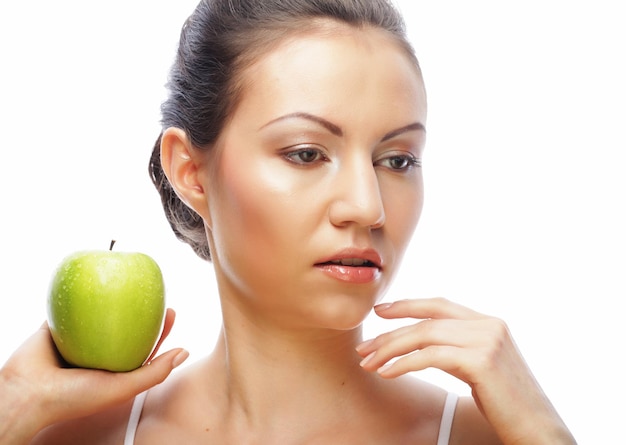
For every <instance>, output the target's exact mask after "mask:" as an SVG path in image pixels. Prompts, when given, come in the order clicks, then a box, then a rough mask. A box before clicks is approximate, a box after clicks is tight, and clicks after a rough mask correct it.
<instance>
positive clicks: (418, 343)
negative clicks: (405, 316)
mask: <svg viewBox="0 0 626 445" xmlns="http://www.w3.org/2000/svg"><path fill="white" fill-rule="evenodd" d="M485 335H486V334H485V328H484V322H482V321H477V320H450V319H445V320H435V319H429V320H423V321H421V322H419V323H416V324H413V325H410V326H404V327H401V328H398V329H396V330H393V331H391V332H387V333H384V334H381V335H379V336H378V337H376V338H375V339H373V340H371V341H369V342H365V343H364V344H363V345H359V346H358V347H357V352H358V353H359V354H360V355H361V356H362V357H367V359H368V360H367V361H364V362H362V363H361V366H363V367H364V368H366V369H370V370H373V369H376V368H378V367H379V366H382V365H383V364H384V363H386V362H387V361H389V360H391V359H392V358H394V357H400V356H402V355H405V354H408V353H411V352H413V351H416V350H420V349H424V348H426V347H428V346H434V345H447V346H455V347H468V346H473V345H481V344H483V343H485V340H484V339H483V337H484V336H485Z"/></svg>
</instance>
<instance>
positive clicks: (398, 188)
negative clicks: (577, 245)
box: [0, 0, 575, 445]
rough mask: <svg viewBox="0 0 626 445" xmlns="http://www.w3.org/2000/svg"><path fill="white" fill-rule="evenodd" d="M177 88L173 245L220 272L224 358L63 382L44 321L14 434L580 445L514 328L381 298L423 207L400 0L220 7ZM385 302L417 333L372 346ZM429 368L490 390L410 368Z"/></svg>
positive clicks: (164, 361) (205, 12)
mask: <svg viewBox="0 0 626 445" xmlns="http://www.w3.org/2000/svg"><path fill="white" fill-rule="evenodd" d="M169 91H170V94H169V97H168V99H167V101H166V102H165V103H164V105H163V108H162V111H163V120H162V122H163V131H162V133H161V135H160V136H159V138H158V141H157V144H156V145H155V148H154V152H153V155H152V159H151V162H150V171H151V175H152V177H153V180H154V182H155V185H156V186H157V188H158V190H159V192H160V193H161V196H162V201H163V204H164V208H165V212H166V215H167V217H168V219H169V221H170V223H171V225H172V228H173V229H174V231H175V232H176V234H177V235H178V236H179V237H180V238H181V239H182V240H184V241H186V242H188V243H189V244H190V245H191V247H192V248H193V249H194V251H195V252H196V253H197V254H198V255H200V256H201V257H202V258H205V259H207V260H210V261H211V262H212V264H213V267H214V270H215V274H216V277H217V283H218V288H219V298H220V302H221V307H222V312H223V329H222V331H221V333H220V335H219V338H218V339H217V343H216V345H215V348H214V350H213V352H212V353H211V354H210V355H209V356H208V357H206V358H205V359H203V360H201V361H199V362H197V363H195V364H192V365H190V366H188V367H185V368H184V369H182V370H181V371H179V372H177V373H176V374H175V375H173V376H172V377H170V378H169V379H167V380H166V381H165V382H163V380H165V378H166V377H167V375H168V374H169V373H170V371H171V370H172V369H173V368H174V367H176V366H177V365H179V364H180V363H181V362H182V361H183V360H184V359H185V358H186V353H185V351H183V350H174V351H170V352H168V353H166V354H163V355H162V356H160V357H158V358H156V359H155V360H154V361H152V362H151V364H150V365H149V366H144V367H142V368H140V369H139V370H137V371H134V372H131V373H127V374H110V373H106V372H99V371H89V370H80V369H61V368H60V366H59V363H58V362H57V358H56V355H55V352H54V348H53V346H52V343H51V341H50V337H49V334H48V331H47V328H46V327H45V326H44V327H43V328H42V329H41V330H40V331H39V332H37V333H36V334H35V335H34V336H33V337H32V338H31V339H30V340H29V341H28V342H27V343H26V344H25V345H24V346H23V347H22V348H21V349H20V350H18V351H17V352H16V354H15V355H14V356H13V357H12V358H11V359H10V360H9V362H8V363H7V364H6V365H5V367H4V368H3V370H2V373H1V374H0V376H1V378H2V379H1V386H0V388H2V400H3V402H2V410H3V419H7V422H3V426H2V427H0V428H3V429H4V431H2V432H0V437H4V438H7V440H8V441H9V442H8V443H35V444H46V443H53V444H59V443H63V444H72V443H79V444H85V443H88V444H122V443H125V444H131V443H136V444H143V443H145V444H154V443H176V442H178V443H186V444H187V443H189V444H193V443H203V444H242V443H259V444H280V445H285V444H360V445H361V444H416V445H418V444H424V445H425V444H432V445H435V444H448V443H449V444H481V445H485V444H501V443H504V444H533V445H536V444H572V443H575V441H574V439H573V438H572V437H571V434H570V433H569V431H568V429H567V428H566V426H565V425H564V424H563V422H562V420H561V419H560V417H559V415H558V414H557V413H556V412H555V410H554V408H553V407H552V405H551V403H550V402H549V401H548V400H547V399H546V397H545V396H544V394H543V392H542V390H541V388H540V387H539V385H538V384H537V382H536V381H535V379H534V378H533V375H532V373H531V371H530V370H529V369H528V367H527V366H526V364H525V362H524V360H523V358H522V356H521V355H520V353H519V352H518V350H517V349H516V347H515V344H514V342H513V340H512V338H511V336H510V334H509V331H508V330H507V327H506V325H505V323H504V322H502V321H501V320H498V319H495V318H492V317H488V316H485V315H482V314H479V313H476V312H474V311H472V310H470V309H468V308H466V307H463V306H460V305H458V304H455V303H452V302H450V301H447V300H444V299H430V300H410V299H409V300H403V301H397V302H395V303H392V304H383V305H377V302H378V301H379V300H380V298H381V297H382V295H383V294H384V292H385V290H386V289H387V288H388V286H389V285H390V283H391V281H392V279H393V276H394V273H395V271H396V270H397V269H398V266H399V263H400V261H401V259H402V256H403V252H404V250H405V248H406V246H407V244H408V242H409V240H410V238H411V236H412V233H413V230H414V228H415V226H416V224H417V222H418V219H419V216H420V212H421V208H422V199H423V184H422V175H421V156H422V151H423V149H424V144H425V137H426V130H425V128H426V93H425V89H424V84H423V81H422V76H421V73H420V68H419V65H418V63H417V60H416V58H415V56H414V53H413V51H412V49H411V46H410V45H409V43H408V42H407V40H406V37H405V34H404V25H403V22H402V19H401V17H400V16H399V15H398V13H397V12H396V10H395V9H394V8H393V7H392V6H391V5H390V4H389V3H388V2H387V1H384V0H290V1H287V0H264V1H262V2H260V1H257V0H229V1H228V0H203V1H202V2H201V3H200V4H199V5H198V7H197V9H196V10H195V12H194V13H193V14H192V16H191V17H190V18H189V20H188V21H187V22H186V23H185V25H184V27H183V30H182V34H181V41H180V46H179V51H178V57H177V60H176V62H175V64H174V66H173V68H172V72H171V73H170V79H169ZM372 308H374V310H375V311H376V312H377V314H378V315H380V316H381V317H384V318H405V317H411V318H414V319H418V320H422V321H416V322H415V323H414V324H410V325H408V326H406V327H404V328H400V329H398V330H396V331H393V332H389V333H385V334H383V335H380V336H378V337H377V338H375V339H368V340H366V341H364V339H363V338H362V331H361V324H362V322H363V320H364V319H365V317H366V316H367V314H368V313H369V312H370V311H371V310H372ZM173 315H174V314H173V312H172V311H170V312H168V316H167V320H166V329H165V331H164V337H165V336H166V335H167V333H168V332H169V329H171V326H172V323H173ZM396 359H397V360H396ZM428 367H436V368H439V369H442V370H444V371H446V372H448V373H450V374H452V375H454V376H455V377H458V378H459V379H462V380H463V381H465V382H466V383H467V384H469V385H470V386H471V388H472V396H473V397H466V398H460V399H458V400H457V398H456V396H454V395H453V394H448V393H447V392H446V391H445V390H443V389H441V388H438V387H435V386H433V385H431V384H427V383H425V382H423V381H420V380H418V379H416V378H415V377H414V376H412V375H409V373H411V372H412V371H418V370H421V369H425V368H428ZM160 382H163V383H162V384H158V383H160ZM155 385H156V386H155ZM149 388H150V389H149ZM137 394H139V395H138V396H137V397H134V396H136V395H137ZM25 412H26V413H28V415H27V416H24V415H23V413H25ZM0 431H1V430H0ZM2 434H4V436H2ZM3 443H4V442H3Z"/></svg>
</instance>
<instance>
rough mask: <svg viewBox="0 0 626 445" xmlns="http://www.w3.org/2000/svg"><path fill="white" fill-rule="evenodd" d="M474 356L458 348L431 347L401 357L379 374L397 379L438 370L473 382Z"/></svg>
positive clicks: (467, 381)
mask: <svg viewBox="0 0 626 445" xmlns="http://www.w3.org/2000/svg"><path fill="white" fill-rule="evenodd" d="M472 357H473V355H472V354H471V352H470V351H467V350H466V349H464V348H458V347H456V346H447V345H437V346H429V347H427V348H424V349H422V350H419V351H415V352H413V353H411V354H408V355H405V356H403V357H400V358H399V359H397V360H395V361H393V362H390V363H387V364H386V365H385V366H382V367H380V368H379V369H378V370H377V372H378V374H379V375H380V376H381V377H384V378H395V377H399V376H401V375H403V374H407V373H409V372H414V371H421V370H423V369H427V368H437V369H440V370H442V371H444V372H447V373H448V374H450V375H452V376H454V377H456V378H458V379H460V380H462V381H464V382H466V383H468V384H469V383H470V382H471V377H470V376H469V374H470V373H469V372H468V369H471V360H472Z"/></svg>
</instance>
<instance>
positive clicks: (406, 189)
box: [382, 176, 424, 262]
mask: <svg viewBox="0 0 626 445" xmlns="http://www.w3.org/2000/svg"><path fill="white" fill-rule="evenodd" d="M382 198H383V202H384V205H385V217H386V222H385V227H386V229H387V230H386V233H387V234H388V236H389V237H391V239H392V244H393V246H394V249H395V255H394V256H395V260H396V262H399V261H400V259H401V258H402V256H403V254H404V250H405V249H406V247H407V245H408V243H409V241H410V239H411V237H412V236H413V232H414V231H415V227H416V226H417V223H418V221H419V219H420V216H421V214H422V207H423V204H424V188H423V183H422V179H421V176H420V177H419V178H417V179H416V181H415V182H411V183H407V184H403V185H402V186H400V187H398V186H393V187H385V185H382Z"/></svg>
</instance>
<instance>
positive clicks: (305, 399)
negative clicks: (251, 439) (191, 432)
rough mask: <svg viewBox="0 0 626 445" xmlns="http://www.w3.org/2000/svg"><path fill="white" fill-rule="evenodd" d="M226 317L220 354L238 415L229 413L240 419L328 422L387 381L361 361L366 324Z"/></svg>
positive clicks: (231, 406) (262, 425)
mask: <svg viewBox="0 0 626 445" xmlns="http://www.w3.org/2000/svg"><path fill="white" fill-rule="evenodd" d="M224 320H225V324H224V328H223V329H222V332H221V333H220V336H219V339H218V343H217V346H216V348H215V351H214V354H213V356H212V362H213V363H214V364H215V365H216V368H214V369H215V370H216V371H217V372H218V373H219V375H221V376H222V378H223V380H222V387H223V388H225V391H226V394H225V398H224V399H223V400H225V403H227V405H228V406H227V410H226V412H227V413H229V414H228V416H229V417H230V418H229V419H225V421H226V422H233V423H232V424H233V426H235V427H238V428H241V427H242V426H245V427H246V428H247V429H248V430H250V429H254V430H259V429H267V428H272V426H273V427H275V428H282V429H284V427H285V424H288V425H294V424H297V423H302V422H303V421H304V422H309V423H314V422H319V423H320V424H323V423H326V424H328V423H329V422H332V421H333V420H335V421H336V420H337V411H338V410H340V409H341V407H342V406H345V405H346V404H349V403H351V402H353V405H354V404H357V406H359V405H360V406H363V407H365V406H366V405H367V400H366V399H367V397H368V395H369V394H371V391H372V388H373V386H372V383H374V384H376V382H377V381H379V379H377V377H376V376H374V375H372V374H370V373H367V372H366V371H364V370H363V369H362V368H361V367H360V366H359V362H360V360H361V358H360V357H359V356H358V354H357V353H356V351H355V347H356V345H357V344H358V343H359V342H360V341H361V339H362V335H361V327H357V328H354V329H351V330H328V329H294V328H285V327H282V328H280V327H276V326H275V325H272V326H270V325H269V324H268V323H265V324H263V323H261V322H259V321H258V320H256V321H252V320H251V319H242V318H238V317H224ZM229 322H230V324H229ZM231 326H235V328H232V329H231ZM320 413H323V414H322V415H321V416H320ZM276 419H280V421H279V424H277V423H276V422H277V420H276ZM312 419H314V420H313V421H312ZM310 426H311V427H312V428H314V426H313V425H310Z"/></svg>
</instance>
